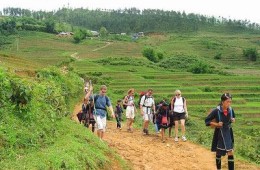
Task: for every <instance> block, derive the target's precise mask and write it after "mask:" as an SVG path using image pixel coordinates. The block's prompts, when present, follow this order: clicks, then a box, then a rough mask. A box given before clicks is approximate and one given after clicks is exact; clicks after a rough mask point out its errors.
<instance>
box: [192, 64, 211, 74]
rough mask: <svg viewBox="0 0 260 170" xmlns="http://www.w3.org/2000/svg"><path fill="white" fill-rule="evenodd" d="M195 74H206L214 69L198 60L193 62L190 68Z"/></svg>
mask: <svg viewBox="0 0 260 170" xmlns="http://www.w3.org/2000/svg"><path fill="white" fill-rule="evenodd" d="M189 71H191V72H192V73H194V74H205V73H212V72H213V70H211V68H210V66H209V65H207V64H206V63H203V62H198V63H196V64H193V65H192V66H191V68H190V69H189Z"/></svg>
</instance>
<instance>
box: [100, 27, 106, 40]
mask: <svg viewBox="0 0 260 170" xmlns="http://www.w3.org/2000/svg"><path fill="white" fill-rule="evenodd" d="M99 33H100V36H101V37H102V38H105V37H107V35H108V32H107V29H106V28H105V27H101V28H100V31H99Z"/></svg>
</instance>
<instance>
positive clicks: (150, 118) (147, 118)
mask: <svg viewBox="0 0 260 170" xmlns="http://www.w3.org/2000/svg"><path fill="white" fill-rule="evenodd" d="M143 120H144V121H150V122H153V114H147V113H145V114H144V115H143Z"/></svg>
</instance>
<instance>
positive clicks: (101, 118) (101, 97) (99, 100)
mask: <svg viewBox="0 0 260 170" xmlns="http://www.w3.org/2000/svg"><path fill="white" fill-rule="evenodd" d="M92 91H93V87H92V86H90V90H89V92H88V93H87V94H86V96H85V98H86V99H88V98H90V97H91V98H93V99H94V117H95V118H96V123H97V135H98V137H99V138H100V139H101V140H102V139H103V137H104V133H105V130H106V121H107V107H108V108H109V110H110V112H111V117H113V118H115V113H114V110H113V107H112V105H111V101H110V99H109V98H108V97H107V96H106V92H107V87H106V86H105V85H102V86H101V87H100V91H99V94H94V95H93V96H90V95H91V93H92Z"/></svg>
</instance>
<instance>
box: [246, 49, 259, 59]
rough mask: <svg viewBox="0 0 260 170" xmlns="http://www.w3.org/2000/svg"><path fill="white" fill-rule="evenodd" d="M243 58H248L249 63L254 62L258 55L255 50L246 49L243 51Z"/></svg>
mask: <svg viewBox="0 0 260 170" xmlns="http://www.w3.org/2000/svg"><path fill="white" fill-rule="evenodd" d="M243 56H244V57H246V58H248V59H249V60H251V61H256V60H257V57H258V53H257V50H256V48H247V49H244V50H243Z"/></svg>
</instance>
